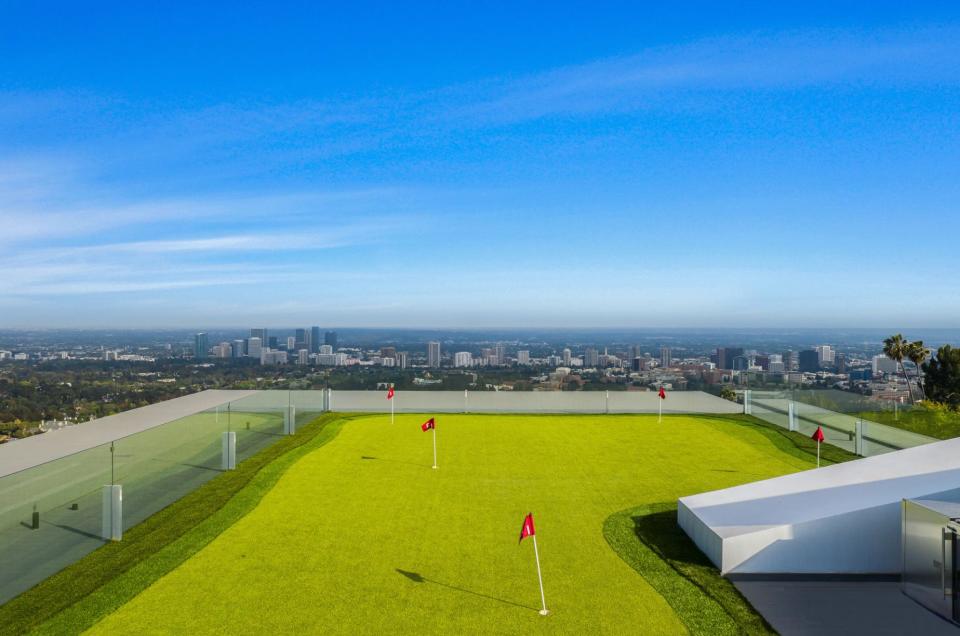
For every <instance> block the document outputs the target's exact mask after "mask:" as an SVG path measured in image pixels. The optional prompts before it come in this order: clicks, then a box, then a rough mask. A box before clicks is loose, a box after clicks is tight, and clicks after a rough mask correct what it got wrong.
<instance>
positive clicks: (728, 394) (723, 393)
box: [720, 386, 737, 402]
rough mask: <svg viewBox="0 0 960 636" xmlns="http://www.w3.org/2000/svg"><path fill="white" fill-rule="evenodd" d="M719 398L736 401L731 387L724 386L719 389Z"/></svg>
mask: <svg viewBox="0 0 960 636" xmlns="http://www.w3.org/2000/svg"><path fill="white" fill-rule="evenodd" d="M720 397H722V398H723V399H724V400H730V401H731V402H736V401H737V392H736V391H734V390H733V388H732V387H729V386H725V387H723V388H722V389H720Z"/></svg>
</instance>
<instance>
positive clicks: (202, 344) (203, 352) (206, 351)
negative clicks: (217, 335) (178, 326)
mask: <svg viewBox="0 0 960 636" xmlns="http://www.w3.org/2000/svg"><path fill="white" fill-rule="evenodd" d="M209 355H210V341H209V340H208V339H207V334H205V333H203V332H201V333H198V334H196V335H195V336H194V337H193V357H194V358H196V359H197V360H203V359H204V358H206V357H208V356H209Z"/></svg>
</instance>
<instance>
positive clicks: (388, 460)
mask: <svg viewBox="0 0 960 636" xmlns="http://www.w3.org/2000/svg"><path fill="white" fill-rule="evenodd" d="M360 459H364V460H368V459H372V460H376V461H378V462H392V463H394V464H407V465H408V466H419V467H420V468H430V464H422V463H418V462H408V461H406V460H404V459H389V458H387V457H373V456H372V455H361V456H360Z"/></svg>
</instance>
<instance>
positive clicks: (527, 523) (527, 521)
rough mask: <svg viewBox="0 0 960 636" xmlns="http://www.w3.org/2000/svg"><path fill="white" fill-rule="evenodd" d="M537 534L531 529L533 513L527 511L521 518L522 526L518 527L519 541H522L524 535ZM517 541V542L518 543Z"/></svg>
mask: <svg viewBox="0 0 960 636" xmlns="http://www.w3.org/2000/svg"><path fill="white" fill-rule="evenodd" d="M535 534H537V533H536V531H534V529H533V513H532V512H529V513H527V516H526V517H524V518H523V527H522V528H520V541H523V540H524V538H525V537H532V536H533V535H535ZM520 541H517V543H520Z"/></svg>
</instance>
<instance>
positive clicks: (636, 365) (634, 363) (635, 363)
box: [630, 356, 647, 373]
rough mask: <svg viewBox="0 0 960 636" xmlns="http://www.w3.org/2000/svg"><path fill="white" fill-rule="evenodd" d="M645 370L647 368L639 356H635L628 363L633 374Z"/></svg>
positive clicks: (644, 361)
mask: <svg viewBox="0 0 960 636" xmlns="http://www.w3.org/2000/svg"><path fill="white" fill-rule="evenodd" d="M646 368H647V362H646V360H644V359H643V358H642V357H640V356H637V357H635V358H634V359H633V360H631V361H630V370H631V371H633V372H635V373H637V372H640V371H645V370H646Z"/></svg>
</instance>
